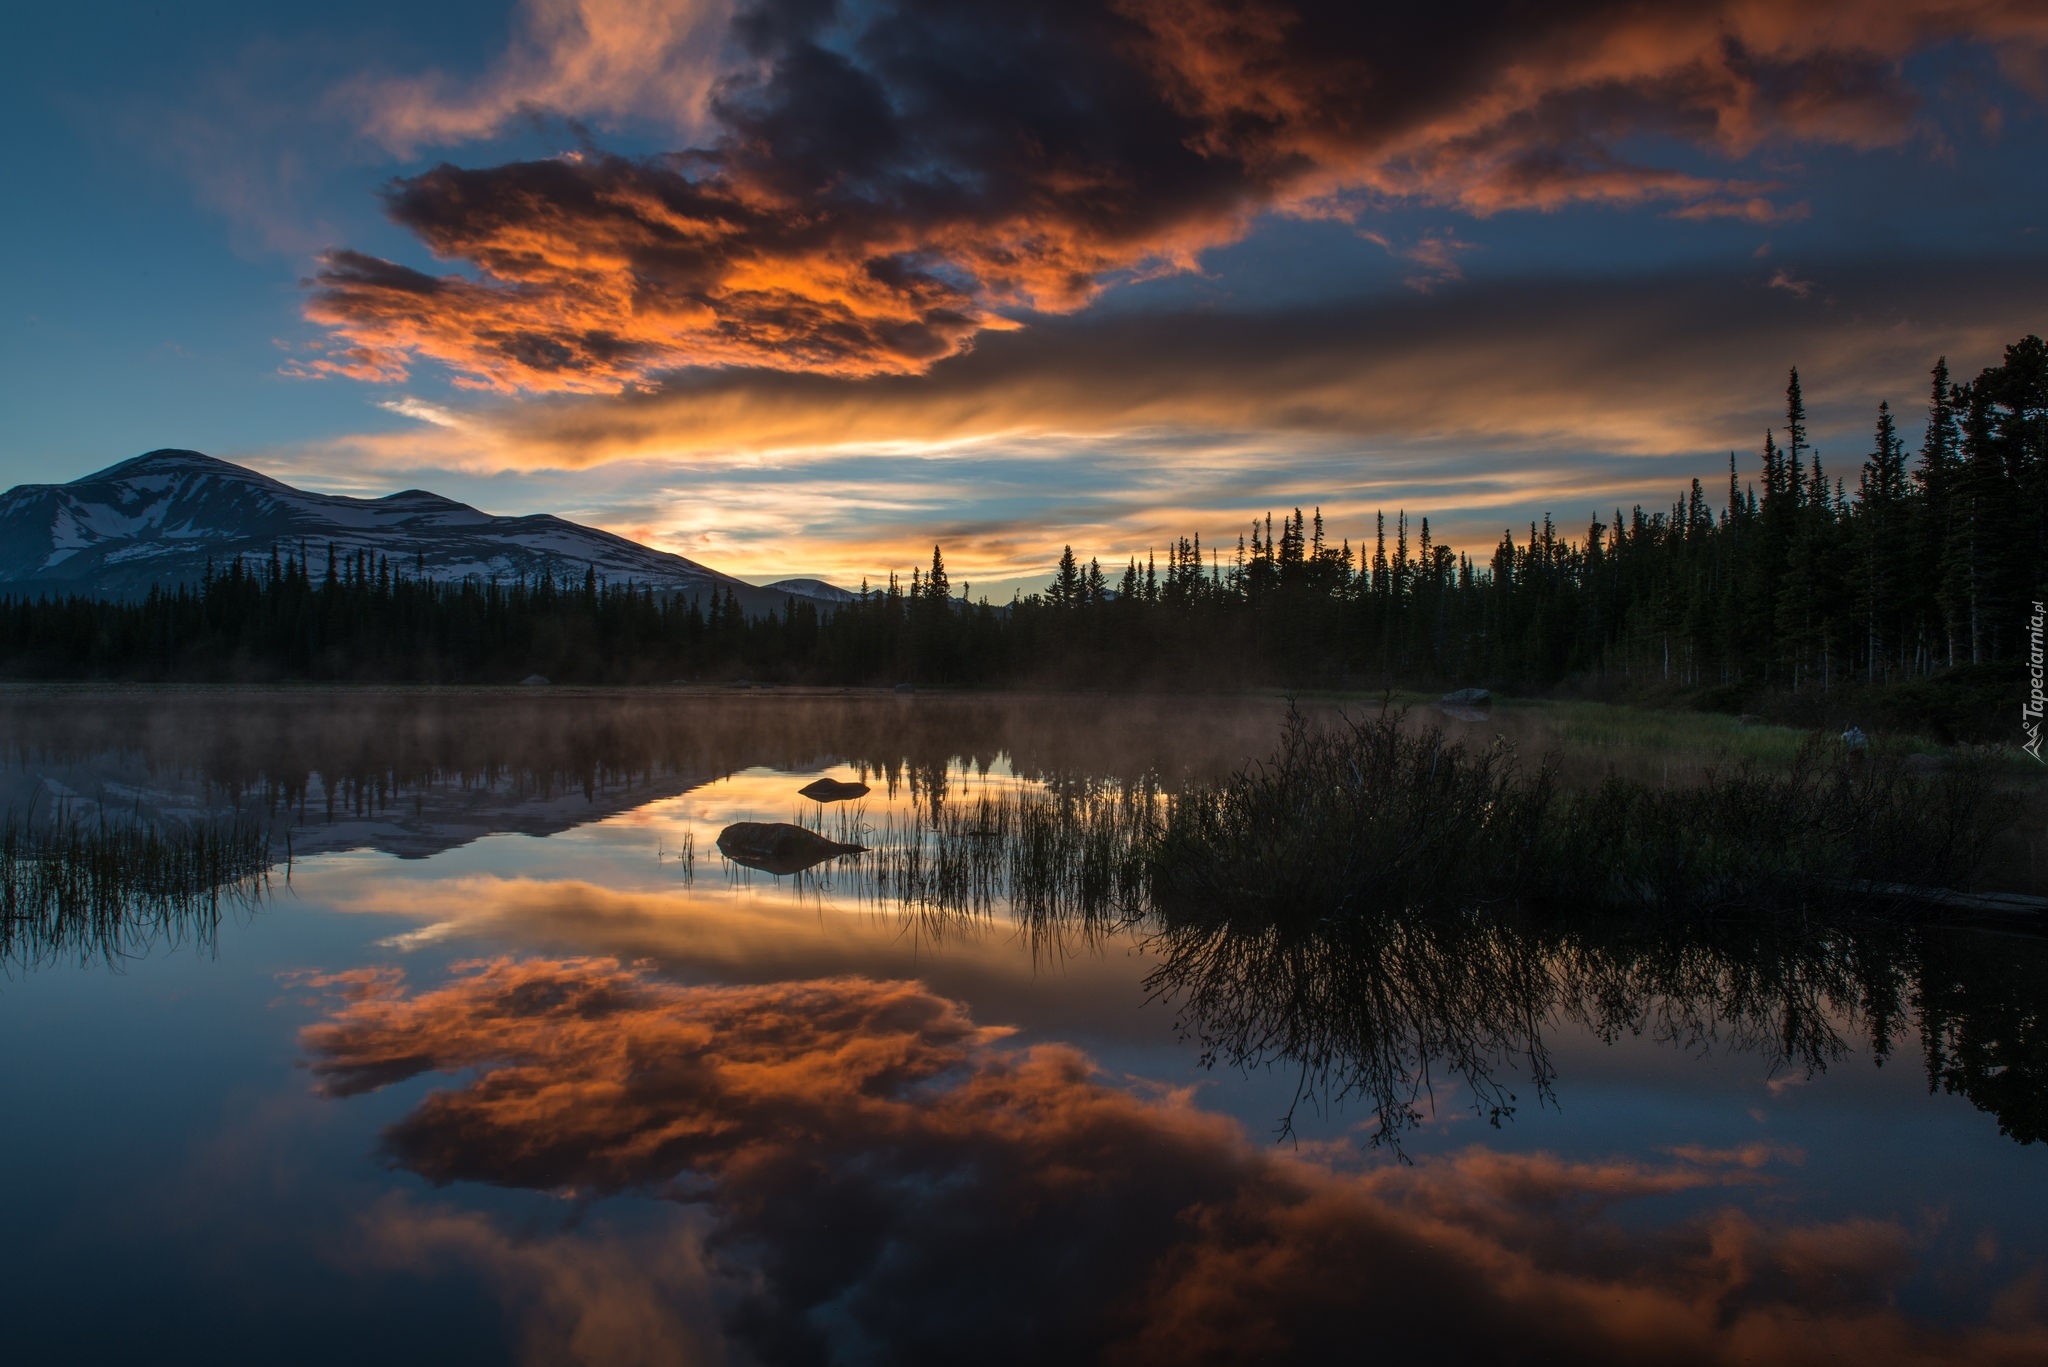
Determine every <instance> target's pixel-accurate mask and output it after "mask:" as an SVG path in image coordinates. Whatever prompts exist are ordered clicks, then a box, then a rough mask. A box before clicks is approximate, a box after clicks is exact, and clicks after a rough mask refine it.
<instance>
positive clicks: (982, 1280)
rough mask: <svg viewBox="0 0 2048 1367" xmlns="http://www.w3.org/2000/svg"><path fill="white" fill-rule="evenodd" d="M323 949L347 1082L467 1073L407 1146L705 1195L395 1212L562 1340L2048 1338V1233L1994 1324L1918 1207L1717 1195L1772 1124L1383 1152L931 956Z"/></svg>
mask: <svg viewBox="0 0 2048 1367" xmlns="http://www.w3.org/2000/svg"><path fill="white" fill-rule="evenodd" d="M1510 971H1512V970H1510ZM327 981H328V985H330V986H333V987H336V988H339V989H340V990H341V991H342V992H343V994H344V1000H343V1001H342V1002H341V1003H340V1004H339V1006H338V1007H337V1008H336V1009H335V1010H334V1011H333V1013H332V1014H331V1015H330V1016H329V1018H328V1019H326V1020H324V1021H322V1022H320V1023H318V1024H315V1025H313V1026H311V1027H309V1028H308V1029H307V1030H306V1031H305V1033H304V1035H303V1044H304V1046H305V1049H306V1051H307V1053H308V1055H309V1057H310V1060H311V1064H312V1067H313V1070H314V1073H315V1075H316V1077H318V1079H319V1080H320V1086H321V1087H322V1088H323V1089H324V1090H325V1091H326V1092H327V1093H328V1094H330V1095H334V1096H351V1095H359V1094H362V1093H365V1092H369V1091H374V1090H376V1089H378V1088H382V1087H386V1086H390V1085H392V1084H395V1083H398V1082H401V1081H404V1080H406V1079H409V1078H413V1077H416V1076H419V1075H421V1074H424V1073H429V1072H439V1073H448V1074H460V1075H462V1080H461V1081H459V1082H457V1083H456V1084H455V1085H453V1086H450V1087H446V1088H443V1089H441V1090H437V1091H433V1092H431V1093H429V1094H428V1095H427V1096H426V1097H425V1099H423V1100H422V1101H421V1102H419V1103H418V1104H417V1105H416V1106H415V1107H414V1108H413V1109H412V1110H411V1112H410V1113H409V1114H407V1115H406V1116H405V1117H404V1118H403V1119H401V1120H400V1121H398V1122H397V1123H396V1124H394V1125H393V1126H391V1127H390V1128H389V1129H388V1130H387V1132H386V1135H385V1146H386V1150H387V1152H388V1154H389V1156H390V1157H391V1159H392V1161H393V1162H395V1163H397V1164H398V1165H400V1166H402V1167H404V1168H407V1169H409V1170H411V1171H414V1172H416V1173H418V1174H420V1175H421V1176H423V1177H425V1178H427V1179H428V1180H430V1181H432V1182H435V1183H437V1184H440V1183H448V1182H455V1181H475V1182H486V1183H494V1184H498V1185H504V1186H513V1187H527V1188H534V1189H539V1190H545V1191H550V1192H556V1193H560V1194H564V1195H568V1194H575V1195H580V1196H583V1197H586V1198H594V1197H597V1196H601V1195H607V1194H614V1193H625V1192H638V1193H643V1194H647V1195H655V1196H660V1197H664V1198H666V1199H668V1200H670V1201H673V1202H676V1203H679V1204H682V1205H685V1206H689V1207H692V1208H695V1209H700V1210H702V1211H704V1212H705V1213H706V1215H707V1217H708V1220H709V1225H708V1227H707V1228H706V1229H705V1231H704V1233H703V1237H702V1238H701V1240H700V1239H698V1238H697V1236H696V1235H695V1234H694V1233H689V1232H687V1231H686V1232H684V1233H681V1234H679V1235H678V1236H677V1238H676V1241H675V1242H674V1243H673V1244H672V1245H669V1246H667V1247H665V1249H664V1248H661V1247H658V1246H657V1247H651V1248H650V1249H648V1250H647V1251H646V1254H645V1256H641V1257H610V1256H609V1255H608V1253H607V1251H606V1250H604V1249H602V1248H600V1249H594V1250H586V1251H584V1252H582V1253H581V1254H578V1253H577V1252H576V1250H575V1247H574V1246H573V1245H572V1244H570V1243H569V1242H568V1241H547V1242H542V1243H540V1244H537V1245H536V1244H531V1243H525V1244H522V1243H518V1242H515V1241H513V1240H510V1239H509V1238H507V1237H505V1236H504V1235H502V1234H500V1233H498V1232H496V1231H495V1230H494V1229H492V1228H490V1227H489V1222H488V1221H485V1220H483V1219H482V1218H481V1217H475V1216H463V1215H456V1214H452V1213H449V1212H446V1211H444V1210H441V1209H439V1208H433V1207H420V1206H417V1205H411V1204H395V1205H387V1206H385V1207H383V1208H381V1209H380V1210H378V1211H377V1212H376V1213H375V1214H374V1215H373V1217H372V1221H371V1223H372V1227H373V1233H374V1234H375V1236H376V1237H377V1238H378V1239H379V1240H381V1241H382V1242H383V1243H384V1244H385V1245H386V1246H388V1247H403V1246H422V1245H431V1246H435V1247H441V1248H458V1247H459V1248H460V1249H462V1250H463V1251H464V1252H465V1254H466V1256H468V1257H469V1258H471V1259H472V1260H473V1261H475V1262H476V1263H478V1264H479V1265H482V1266H485V1267H486V1268H488V1269H490V1270H492V1271H493V1272H494V1273H496V1274H497V1275H501V1276H503V1277H505V1278H507V1279H508V1280H513V1281H519V1282H521V1283H522V1284H525V1283H531V1282H533V1281H535V1280H536V1279H538V1280H541V1281H544V1282H545V1283H546V1284H547V1285H548V1286H550V1287H552V1288H554V1294H553V1295H551V1296H549V1297H545V1298H542V1299H540V1300H538V1301H535V1302H531V1303H530V1304H529V1312H530V1314H531V1316H532V1317H533V1320H534V1323H533V1324H532V1325H531V1326H530V1328H531V1330H532V1331H533V1332H534V1333H536V1334H537V1335H539V1336H541V1338H543V1339H545V1340H546V1341H548V1342H551V1343H554V1344H557V1345H561V1344H574V1343H575V1342H576V1341H577V1340H578V1332H579V1330H581V1329H583V1328H585V1325H584V1323H583V1317H585V1316H586V1315H587V1316H590V1317H592V1320H593V1324H592V1326H591V1327H590V1328H591V1332H590V1334H588V1335H585V1340H586V1341H588V1342H593V1343H595V1342H609V1343H617V1342H618V1341H619V1340H618V1338H617V1336H616V1334H614V1335H613V1336H612V1337H609V1338H607V1337H605V1335H604V1334H603V1333H601V1332H599V1331H601V1330H602V1329H603V1328H604V1327H605V1326H607V1325H609V1326H613V1327H614V1328H616V1326H618V1325H619V1324H622V1323H627V1324H641V1325H648V1326H664V1325H665V1326H667V1329H668V1330H670V1331H673V1332H672V1333H671V1334H670V1336H669V1338H665V1339H660V1340H659V1341H660V1342H663V1343H667V1342H671V1341H673V1339H674V1338H675V1336H676V1335H678V1334H688V1335H695V1336H698V1337H699V1338H701V1339H703V1340H705V1341H709V1340H710V1339H712V1338H715V1336H716V1335H717V1334H719V1333H724V1334H728V1335H731V1336H732V1337H734V1338H736V1339H737V1340H738V1341H739V1342H740V1343H741V1344H743V1345H744V1347H745V1348H746V1349H747V1350H748V1351H749V1352H750V1353H751V1354H752V1355H755V1356H758V1357H759V1358H761V1359H764V1360H766V1361H769V1362H809V1361H825V1360H876V1361H891V1362H926V1361H929V1362H956V1361H961V1360H963V1358H965V1357H971V1358H972V1359H973V1360H975V1361H1020V1362H1041V1361H1045V1360H1048V1359H1049V1358H1052V1357H1054V1356H1055V1355H1057V1354H1067V1353H1072V1354H1078V1355H1080V1356H1082V1357H1084V1358H1086V1359H1088V1360H1100V1361H1105V1362H1125V1363H1151V1362H1175V1363H1186V1362H1244V1361H1273V1360H1300V1361H1322V1360H1334V1359H1336V1358H1338V1357H1340V1356H1342V1357H1347V1358H1348V1357H1352V1356H1356V1355H1357V1354H1358V1353H1359V1352H1360V1351H1361V1348H1362V1345H1364V1344H1366V1343H1370V1344H1371V1345H1372V1349H1373V1351H1374V1354H1375V1356H1377V1355H1381V1354H1386V1355H1390V1356H1393V1357H1396V1358H1399V1357H1403V1356H1413V1357H1418V1358H1421V1359H1424V1360H1430V1361H1487V1362H1507V1361H1521V1362H1548V1361H1570V1362H1577V1363H1600V1362H1614V1363H1637V1362H1644V1361H1662V1360H1677V1361H1688V1362H1717V1361H1730V1362H1733V1361H1747V1362H1761V1363H1781V1362H1782V1363H1791V1362H1806V1361H1816V1360H1823V1359H1837V1358H1847V1359H1850V1360H1866V1361H1872V1362H1878V1361H1882V1362H1929V1363H1932V1362H1948V1363H1954V1362H1986V1363H1991V1362H2015V1363H2016V1362H2022V1361H2038V1360H2040V1359H2041V1357H2042V1355H2044V1354H2048V1324H2044V1321H2043V1318H2042V1311H2043V1306H2042V1305H2041V1304H2040V1272H2039V1270H2038V1269H2037V1270H2036V1271H2035V1272H2034V1274H2033V1275H2032V1279H2031V1280H2029V1279H2028V1278H2026V1277H2022V1278H2021V1279H2020V1280H2018V1281H2016V1282H2014V1283H2012V1284H2011V1285H2007V1286H2002V1287H1988V1288H1985V1290H1986V1299H1987V1301H1988V1300H1991V1299H1995V1300H1996V1302H1997V1305H1998V1313H1997V1315H1996V1316H1995V1317H1994V1320H1993V1322H1991V1323H1988V1324H1987V1325H1985V1326H1982V1327H1974V1328H1960V1327H1953V1326H1944V1325H1931V1324H1920V1323H1916V1322H1915V1321H1913V1320H1912V1319H1911V1318H1909V1317H1908V1316H1907V1315H1906V1314H1905V1313H1903V1312H1902V1311H1901V1310H1900V1309H1899V1308H1898V1305H1897V1295H1898V1292H1899V1289H1900V1287H1901V1286H1902V1285H1903V1284H1904V1283H1905V1282H1906V1281H1907V1279H1908V1278H1909V1277H1910V1276H1911V1275H1912V1273H1913V1269H1914V1263H1915V1258H1914V1242H1915V1236H1914V1233H1913V1231H1911V1230H1909V1229H1907V1228H1904V1227H1902V1226H1900V1225H1897V1224H1895V1223H1891V1222H1885V1221H1876V1220H1851V1221H1847V1222H1843V1223H1837V1224H1800V1223H1795V1222H1788V1221H1782V1220H1768V1219H1762V1218H1759V1217H1757V1216H1755V1215H1752V1214H1748V1213H1745V1212H1743V1211H1742V1210H1739V1209H1737V1208H1736V1207H1735V1206H1734V1205H1732V1204H1728V1203H1726V1202H1725V1201H1723V1200H1719V1199H1716V1198H1714V1197H1713V1196H1712V1193H1713V1192H1714V1191H1715V1190H1717V1189H1728V1190H1730V1191H1731V1192H1732V1190H1733V1189H1735V1188H1738V1187H1743V1186H1752V1185H1756V1184H1760V1183H1770V1182H1772V1181H1773V1180H1775V1179H1776V1177H1777V1176H1778V1174H1779V1173H1780V1172H1782V1170H1783V1168H1782V1165H1783V1164H1784V1163H1785V1162H1787V1161H1796V1158H1797V1156H1796V1155H1790V1154H1784V1153H1780V1152H1774V1151H1772V1150H1769V1149H1766V1148H1748V1149H1741V1150H1734V1151H1727V1152H1712V1151H1704V1150H1687V1151H1684V1152H1682V1153H1675V1154H1672V1155H1669V1156H1667V1157H1664V1158H1661V1159H1657V1160H1654V1161H1634V1160H1611V1161H1605V1162H1596V1163H1579V1162H1566V1161H1563V1160H1560V1159H1557V1158H1554V1157H1550V1156H1547V1155H1543V1154H1533V1155H1519V1156H1517V1155H1509V1154H1503V1153H1496V1152H1491V1151H1488V1150H1484V1149H1477V1148H1475V1149H1469V1150H1465V1151H1463V1152H1461V1153H1458V1154H1456V1155H1453V1156H1451V1157H1449V1158H1443V1159H1435V1160H1426V1161H1423V1162H1421V1163H1418V1164H1416V1165H1414V1166H1413V1167H1407V1168H1403V1167H1399V1166H1385V1165H1382V1166H1376V1167H1373V1168H1369V1169H1358V1168H1352V1167H1347V1166H1346V1165H1345V1163H1344V1162H1343V1159H1342V1150H1341V1147H1340V1148H1337V1149H1331V1150H1328V1151H1324V1150H1317V1149H1309V1150H1306V1151H1302V1152H1295V1151H1292V1150H1287V1149H1274V1148H1271V1147H1269V1146H1264V1145H1260V1144H1255V1143H1252V1142H1249V1141H1248V1140H1247V1139H1246V1138H1245V1136H1244V1135H1243V1134H1242V1133H1240V1132H1239V1131H1238V1129H1237V1128H1236V1127H1235V1126H1234V1125H1233V1124H1232V1123H1230V1122H1228V1121H1226V1120H1224V1119H1223V1118H1221V1117H1218V1116H1216V1115H1213V1114H1210V1113H1206V1112H1204V1111H1203V1110H1201V1109H1199V1108H1198V1107H1197V1106H1195V1105H1194V1103H1193V1100H1192V1098H1191V1097H1190V1096H1189V1095H1188V1094H1186V1093H1181V1092H1170V1091H1169V1092H1151V1091H1146V1090H1144V1089H1133V1088H1130V1087H1127V1086H1120V1085H1115V1084H1114V1083H1112V1081H1110V1080H1109V1079H1108V1078H1106V1077H1104V1076H1103V1075H1102V1074H1100V1073H1099V1072H1097V1071H1096V1070H1095V1069H1094V1068H1093V1067H1092V1066H1091V1064H1090V1062H1089V1061H1088V1059H1086V1058H1085V1057H1084V1056H1082V1055H1081V1054H1079V1053H1078V1052H1076V1051H1074V1050H1073V1049H1071V1048H1067V1047H1064V1046H1057V1045H1043V1046H1037V1047H1032V1048H1019V1047H1015V1046H1013V1045H1010V1044H1008V1043H1006V1042H1005V1039H1004V1034H1003V1032H1002V1031H1000V1030H994V1029H989V1028H986V1027H981V1026H978V1025H976V1024H975V1023H974V1022H973V1021H972V1020H971V1019H970V1018H969V1016H968V1014H967V1012H966V1011H965V1009H964V1008H963V1007H962V1006H961V1005H960V1004H959V1003H957V1002H954V1001H950V1000H948V999H945V998H943V997H939V996H936V995H934V994H933V993H931V992H930V991H928V990H926V989H925V988H923V987H921V986H919V985H917V984H915V983H905V982H885V981H876V980H870V979H861V978H832V979H818V980H809V981H800V982H785V983H776V984H769V985H763V986H749V987H718V986H712V987H684V986H678V985H675V984H672V983H669V982H665V981H663V980H661V979H659V978H656V977H654V976H652V975H651V974H650V973H649V972H647V971H645V970H642V969H635V968H630V967H625V966H622V965H621V964H620V963H618V962H617V961H615V960H608V959H568V960H539V959H526V960H519V959H512V958H499V959H495V960H492V961H489V962H485V963H479V964H472V965H470V966H468V967H467V968H466V969H464V970H462V971H461V972H459V973H458V975H457V976H456V977H455V978H453V979H452V980H451V981H449V982H448V983H446V984H445V985H442V986H439V987H436V988H432V989H430V990H425V991H418V992H410V991H408V990H407V989H406V987H405V985H404V983H403V982H402V980H401V979H400V978H399V977H398V975H397V974H396V973H395V972H393V971H390V970H377V971H363V972H357V973H350V974H341V975H335V976H334V977H332V978H330V979H329V980H327ZM1685 1192H1692V1193H1695V1194H1697V1195H1699V1196H1704V1197H1705V1198H1706V1199H1705V1201H1704V1205H1703V1207H1702V1208H1700V1209H1699V1213H1698V1214H1696V1215H1695V1216H1693V1217H1692V1218H1690V1219H1686V1220H1681V1221H1679V1222H1677V1223H1671V1222H1668V1221H1661V1222H1660V1221H1655V1220H1652V1221H1649V1222H1647V1223H1646V1222H1644V1221H1642V1220H1640V1219H1635V1218H1631V1216H1630V1214H1629V1212H1630V1211H1631V1210H1632V1208H1633V1207H1634V1206H1636V1205H1638V1204H1639V1203H1642V1202H1647V1201H1652V1200H1656V1199H1658V1198H1665V1197H1671V1196H1674V1195H1676V1194H1679V1193H1685ZM1696 1204H1697V1203H1696ZM579 1257H580V1258H581V1262H580V1264H578V1265H577V1266H574V1267H568V1268H566V1269H565V1270H552V1271H551V1270H544V1269H542V1268H541V1267H539V1266H537V1264H540V1263H546V1262H548V1261H549V1260H555V1261H559V1262H565V1263H569V1262H574V1261H575V1260H576V1259H577V1258H579ZM579 1267H580V1269H581V1270H580V1271H579V1270H578V1268H579ZM600 1267H601V1268H603V1269H605V1270H606V1274H607V1275H606V1276H605V1277H602V1278H599V1277H594V1276H592V1275H591V1270H592V1269H593V1268H600ZM577 1287H585V1288H588V1289H589V1290H590V1292H591V1295H590V1299H589V1303H588V1304H585V1303H584V1302H583V1301H582V1300H581V1299H579V1297H578V1296H577V1295H575V1294H572V1292H573V1290H574V1288H577ZM564 1288H569V1289H570V1290H569V1291H565V1290H564ZM635 1297H638V1298H640V1299H641V1301H643V1302H644V1305H643V1306H641V1307H640V1308H638V1309H635V1308H634V1307H633V1306H632V1305H631V1304H630V1302H632V1301H633V1299H634V1298H635ZM678 1306H682V1307H685V1308H689V1307H694V1310H693V1312H692V1313H694V1314H695V1315H696V1316H697V1319H696V1321H695V1322H694V1323H692V1324H678V1323H677V1320H678V1316H679V1315H680V1314H681V1312H680V1311H679V1310H678V1309H677V1307H678ZM714 1318H715V1323H714V1322H711V1321H713V1320H714ZM649 1332H650V1333H652V1330H651V1329H650V1331H649ZM645 1341H646V1342H654V1341H655V1340H652V1339H650V1340H645ZM578 1356H583V1357H584V1360H600V1359H599V1358H598V1357H597V1356H596V1355H594V1354H593V1355H578ZM609 1360H628V1359H627V1356H626V1355H618V1356H614V1357H611V1358H610V1359H609Z"/></svg>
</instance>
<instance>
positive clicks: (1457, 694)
mask: <svg viewBox="0 0 2048 1367" xmlns="http://www.w3.org/2000/svg"><path fill="white" fill-rule="evenodd" d="M1438 701H1439V702H1441V703H1443V705H1444V706H1446V707H1485V706H1487V705H1488V704H1490V703H1491V702H1492V701H1493V694H1491V693H1489V692H1487V691H1486V690H1485V689H1483V688H1460V689H1456V690H1454V691H1452V692H1449V693H1446V694H1444V695H1443V697H1442V698H1440V699H1438Z"/></svg>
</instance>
